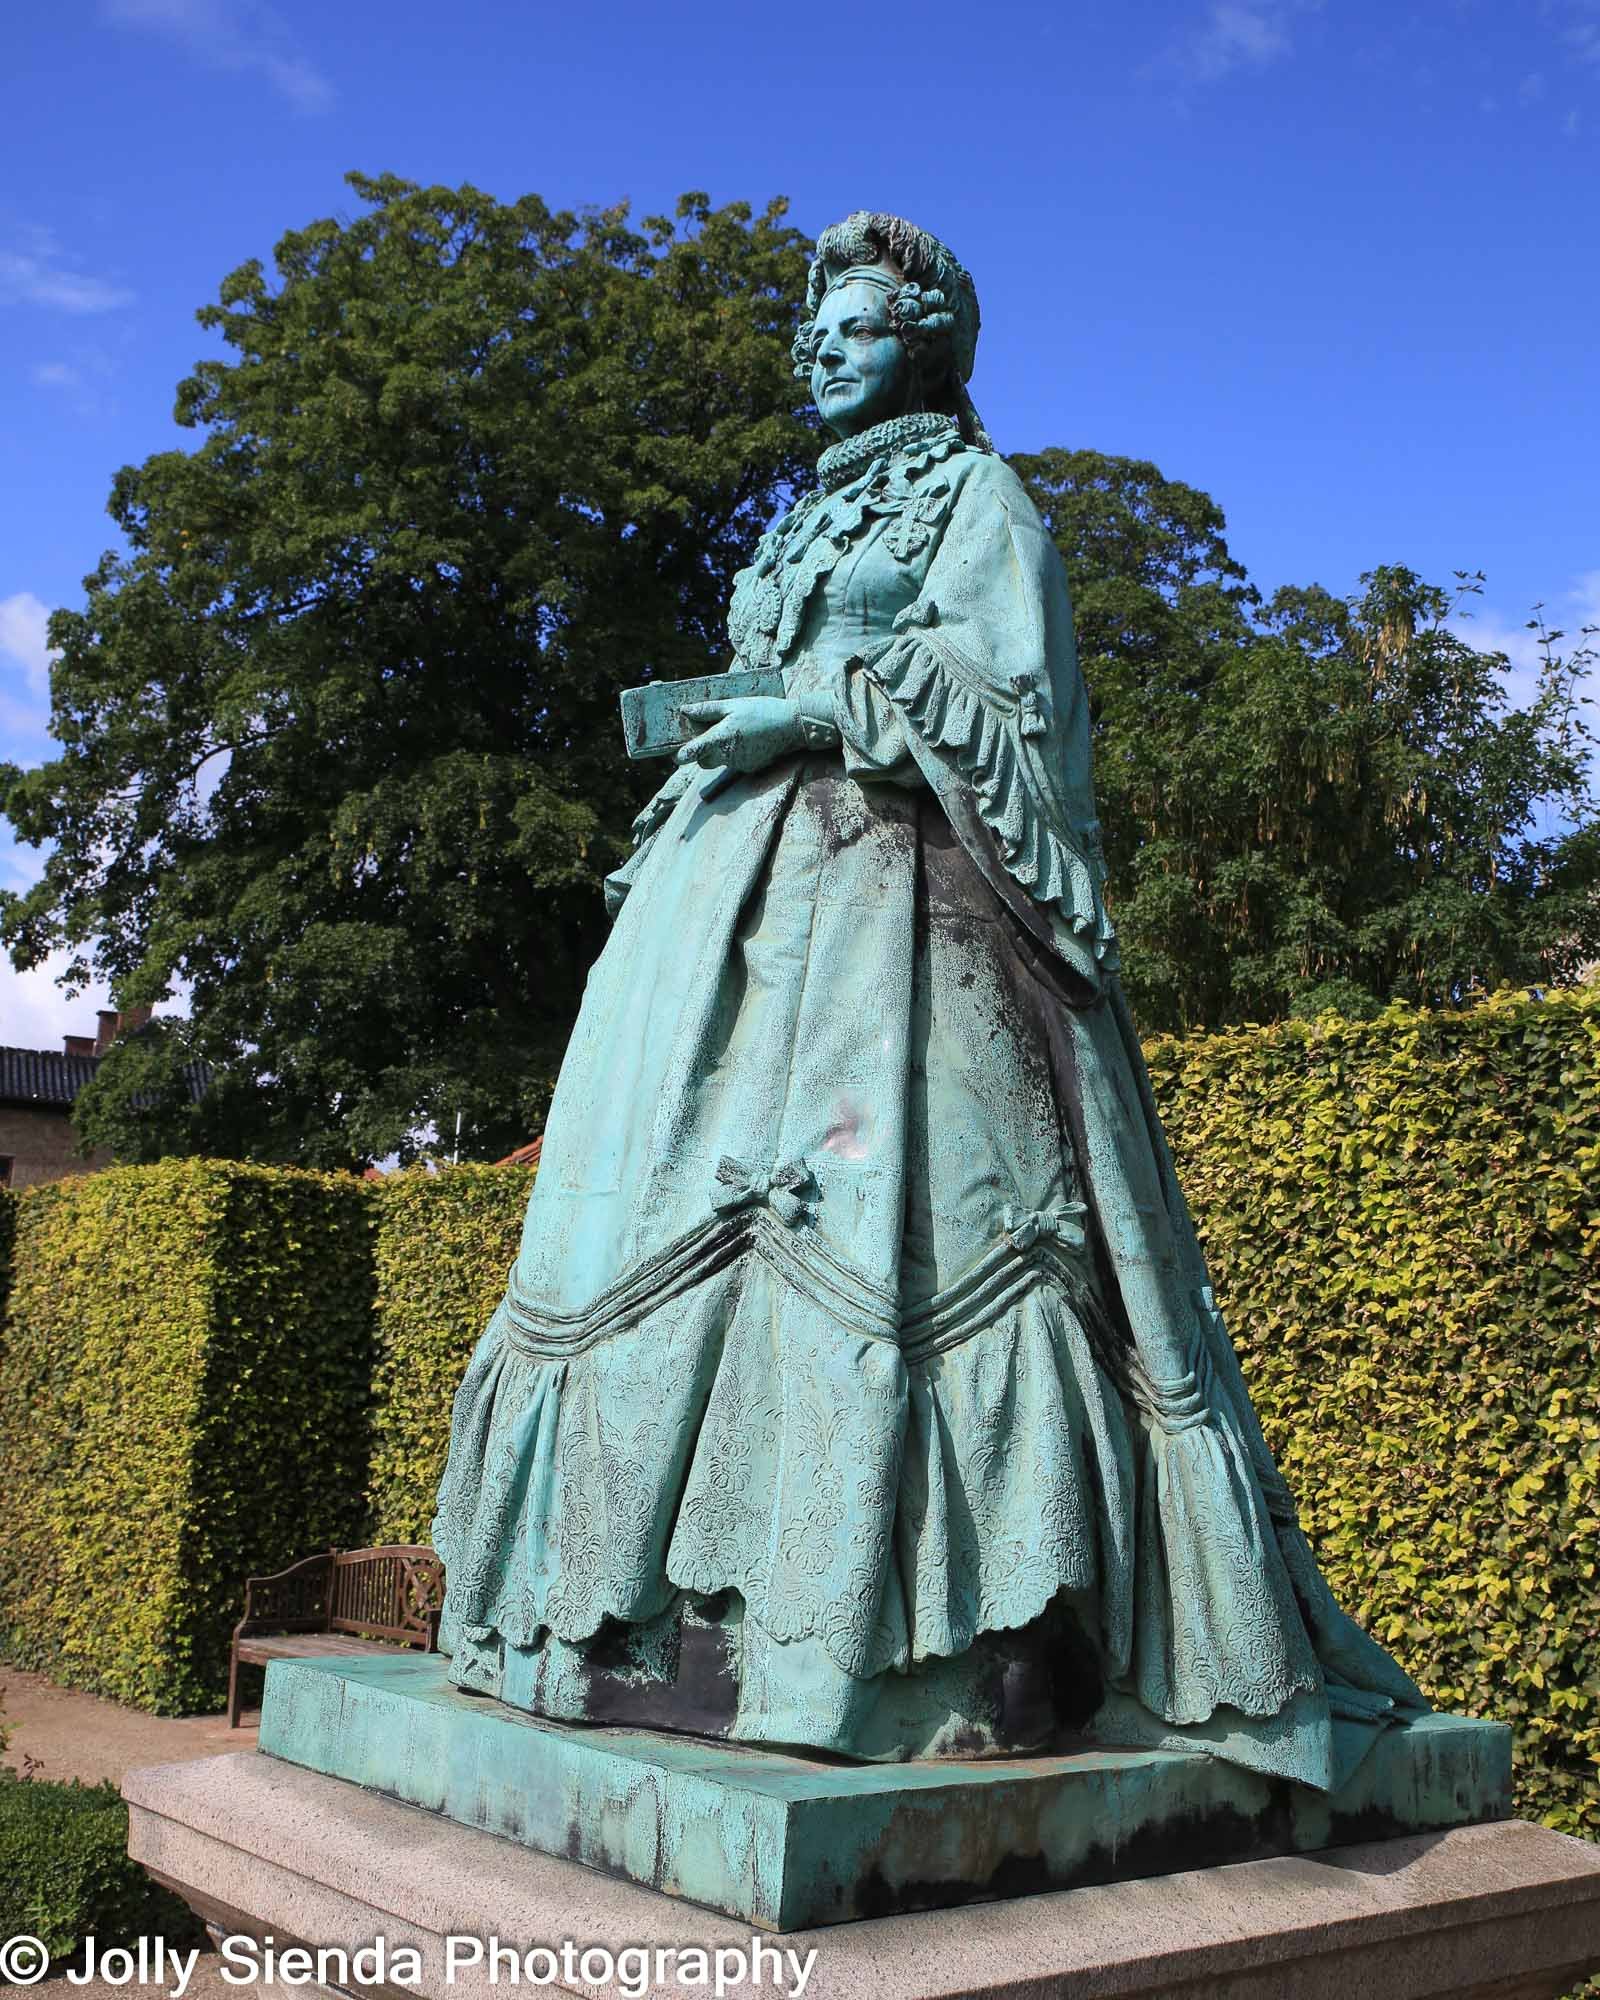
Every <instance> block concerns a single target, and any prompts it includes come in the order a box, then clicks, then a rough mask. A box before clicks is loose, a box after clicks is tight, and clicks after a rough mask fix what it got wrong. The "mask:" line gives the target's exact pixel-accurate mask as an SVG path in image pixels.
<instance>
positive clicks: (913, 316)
mask: <svg viewBox="0 0 1600 2000" xmlns="http://www.w3.org/2000/svg"><path fill="white" fill-rule="evenodd" d="M864 265H868V266H870V265H882V266H887V267H888V268H889V269H891V270H892V271H893V272H895V273H896V274H897V275H898V276H899V278H900V283H899V284H898V285H897V286H896V287H895V289H894V290H893V291H892V292H891V293H890V294H889V318H890V320H891V322H892V323H893V325H894V329H895V331H896V332H897V333H898V334H899V336H900V338H901V339H902V340H903V341H904V342H905V344H906V347H907V349H908V351H909V352H910V354H911V356H912V358H913V360H914V361H915V362H916V363H917V372H918V376H919V378H920V382H921V387H922V393H923V397H924V401H925V405H926V407H927V408H928V409H930V410H937V411H940V412H942V413H943V414H944V415H946V416H949V417H953V418H954V419H955V421H956V423H957V424H958V425H959V426H960V428H961V435H962V436H963V437H964V438H965V439H966V441H967V443H968V444H972V445H976V446H977V447H978V448H979V449H980V450H982V451H993V449H994V445H993V443H992V442H991V441H990V438H989V433H988V432H987V431H986V430H985V429H984V427H983V423H982V421H981V419H980V418H979V416H978V413H977V411H976V410H975V409H974V408H973V405H972V398H971V397H970V396H969V395H968V394H967V386H966V385H967V380H968V378H969V377H970V375H971V374H972V364H973V361H974V359H975V357H976V355H977V350H978V294H977V290H976V288H975V286H974V285H973V282H972V278H971V275H970V273H969V272H968V271H967V268H966V266H965V265H964V264H963V263H962V262H961V261H960V259H959V258H958V257H957V256H956V255H955V254H954V252H953V251H951V250H949V249H947V248H946V246H945V245H944V244H943V243H941V242H940V241H939V239H938V237H937V236H930V235H929V234H928V232H927V230H925V229H918V228H917V226H916V225H915V223H911V222H907V221H906V220H905V219H904V217H902V216H898V215H883V214H876V213H870V212H869V211H868V210H866V209H857V211H856V212H855V214H854V215H847V216H846V217H845V219H844V221H843V222H835V223H833V224H832V225H831V226H830V227H829V228H827V229H825V230H823V232H822V234H821V235H820V236H819V237H818V238H817V249H816V255H815V257H814V258H813V259H812V263H811V273H810V276H809V277H808V279H807V280H806V317H805V318H804V319H803V320H802V321H801V323H800V328H799V331H798V332H797V333H796V334H795V337H794V349H793V352H794V372H795V374H796V375H798V376H800V377H801V378H802V379H804V378H805V377H808V376H809V375H810V373H811V369H812V366H813V364H814V363H815V361H816V354H817V331H816V328H817V318H816V316H817V309H818V307H819V306H820V305H821V304H822V300H823V297H824V295H825V294H826V292H827V291H828V288H829V287H830V286H831V285H833V284H834V283H835V282H836V281H837V280H838V279H839V278H840V277H841V276H842V275H843V274H844V273H845V272H846V271H849V270H854V269H858V268H860V267H861V266H864Z"/></svg>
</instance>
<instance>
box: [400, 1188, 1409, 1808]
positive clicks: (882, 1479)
mask: <svg viewBox="0 0 1600 2000" xmlns="http://www.w3.org/2000/svg"><path fill="white" fill-rule="evenodd" d="M766 1227H768V1228H770V1229H771V1230H773V1231H774V1232H777V1231H779V1230H780V1229H781V1225H778V1224H776V1223H771V1222H768V1223H767V1224H766ZM1094 1318H1095V1315H1094V1309H1093V1306H1092V1303H1091V1302H1090V1301H1089V1300H1088V1299H1087V1298H1085V1297H1084V1296H1082V1295H1081V1294H1080V1295H1079V1296H1077V1297H1074V1295H1073V1288H1072V1287H1071V1286H1070V1285H1069V1284H1067V1283H1065V1282H1063V1280H1062V1278H1061V1276H1059V1275H1057V1273H1056V1271H1055V1268H1054V1265H1053V1264H1052V1262H1051V1260H1050V1259H1048V1258H1045V1259H1041V1260H1039V1261H1037V1262H1034V1263H1033V1264H1032V1265H1031V1267H1030V1268H1029V1269H1028V1271H1027V1272H1026V1282H1025V1284H1024V1285H1023V1286H1022V1287H1021V1289H1020V1291H1018V1289H1017V1288H1016V1287H1013V1298H1012V1303H1011V1304H1010V1305H1009V1306H1008V1307H1007V1308H1006V1309H1005V1310H1004V1311H1003V1312H1002V1313H1000V1314H999V1315H998V1316H995V1315H990V1316H989V1319H988V1323H987V1324H986V1325H985V1326H984V1328H983V1330H982V1331H981V1332H976V1333H969V1334H967V1335H966V1336H964V1337H957V1338H955V1339H954V1340H953V1341H951V1342H950V1343H949V1344H943V1345H942V1344H940V1342H939V1341H938V1339H937V1338H932V1339H924V1340H923V1341H922V1342H921V1343H920V1353H919V1352H918V1346H917V1344H916V1343H910V1344H909V1345H910V1347H911V1353H912V1355H913V1357H914V1358H911V1359H909V1360H908V1359H907V1357H906V1353H905V1351H903V1350H902V1348H901V1346H900V1345H898V1344H897V1343H896V1342H895V1341H894V1340H892V1339H887V1338H884V1337H881V1336H879V1335H874V1334H868V1333H857V1334H851V1333H849V1332H847V1331H845V1330H843V1329H842V1328H841V1326H840V1324H839V1320H838V1316H837V1314H836V1313H834V1312H833V1311H831V1310H830V1309H829V1308H828V1307H827V1306H826V1305H821V1304H819V1302H818V1301H817V1300H816V1298H814V1297H813V1296H812V1295H811V1294H810V1292H809V1290H807V1289H804V1288H800V1287H797V1286H796V1285H795V1284H794V1283H793V1282H792V1281H791V1279H790V1277H789V1276H786V1274H785V1272H784V1270H783V1269H782V1268H781V1266H780V1265H778V1264H775V1263H774V1262H772V1261H770V1260H768V1259H767V1258H764V1257H762V1256H760V1255H758V1254H754V1252H753V1250H752V1249H751V1248H749V1247H747V1248H746V1250H745V1251H744V1253H743V1255H742V1256H741V1257H739V1258H738V1259H737V1260H736V1261H734V1262H733V1263H731V1264H728V1265H727V1266H725V1267H724V1268H721V1269H714V1270H713V1271H712V1272H711V1273H710V1275H708V1276H704V1277H702V1278H701V1279H700V1280H699V1281H698V1282H696V1283H694V1284H692V1285H691V1286H689V1287H688V1288H687V1289H686V1290H684V1291H683V1292H681V1293H680V1294H679V1295H677V1296H674V1297H671V1298H669V1299H668V1300H667V1301H666V1302H665V1303H664V1304H662V1305H661V1306H660V1307H658V1308H657V1309H656V1310H654V1311H652V1312H649V1313H644V1314H641V1315H637V1316H634V1317H633V1318H632V1319H631V1320H629V1321H628V1322H627V1323H625V1324H622V1325H621V1326H620V1328H619V1329H618V1330H615V1331H613V1332H612V1333H610V1334H609V1335H608V1336H606V1337H602V1338H599V1339H597V1340H593V1341H590V1342H589V1343H588V1344H581V1343H580V1344H579V1345H577V1346H576V1348H575V1350H574V1351H573V1352H571V1353H570V1354H560V1353H554V1354H552V1353H539V1352H535V1351H530V1350H532V1349H535V1348H537V1347H539V1346H540V1345H541V1344H542V1343H541V1342H540V1341H539V1340H538V1339H535V1338H532V1337H530V1336H529V1334H528V1333H527V1332H526V1331H523V1332H522V1333H520V1334H519V1332H518V1328H517V1326H516V1324H515V1322H514V1320H513V1317H512V1312H511V1308H510V1306H509V1305H502V1307H501V1308H500V1310H499V1311H498V1312H497V1313H496V1315H495V1318H494V1320H493V1321H492V1322H491V1324H490V1327H489V1329H488V1331H487V1333H486V1334H485V1336H484V1338H483V1340H482V1342H481V1343H480V1345H479V1348H478V1351H477V1353H476V1355H475V1356H474V1358H473V1362H472V1365H471V1367H470V1369H469V1371H468V1374H467V1377H466V1380H465V1382H464V1383H463V1385H462V1389H461V1393H460V1396H459V1398H458V1400H457V1405H456V1415H455V1426H454V1431H453V1434H452V1442H451V1454H450V1470H449V1473H448V1475H447V1478H446V1482H445V1486H444V1489H443V1490H442V1492H441V1495H440V1509H439V1519H438V1521H437V1522H436V1523H435V1537H436V1545H437V1547H438V1548H439V1551H440V1554H441V1556H442V1557H443V1558H444V1561H445V1564H446V1567H447V1570H448V1572H449V1577H450V1606H451V1619H452V1623H453V1626H454V1628H455V1630H456V1632H457V1633H458V1634H459V1635H460V1637H461V1639H462V1640H464V1641H465V1642H466V1643H467V1644H468V1645H469V1646H471V1645H474V1644H482V1643H484V1642H498V1643H500V1644H503V1645H507V1646H511V1647H514V1648H521V1649H527V1650H530V1651H536V1650H537V1649H539V1648H541V1647H543V1646H545V1645H546V1644H547V1643H548V1642H549V1640H550V1639H551V1638H554V1639H555V1640H558V1641H560V1642H562V1644H564V1645H567V1646H575V1645H581V1644H582V1643H583V1642H585V1641H588V1640H591V1639H593V1638H594V1637H595V1635H596V1634H597V1633H599V1632H600V1631H601V1629H602V1628H603V1627H604V1626H605V1625H606V1624H607V1623H608V1621H619V1622H622V1623H627V1624H630V1625H640V1624H645V1623H648V1621H650V1620H651V1619H654V1618H658V1617H659V1616H661V1614H662V1613H664V1612H665V1611H666V1610H667V1609H668V1608H669V1607H670V1606H671V1605H672V1603H673V1602H674V1600H675V1598H676V1597H677V1595H678V1593H680V1592H687V1593H691V1594H692V1595H693V1596H695V1597H697V1598H701V1599H714V1598H716V1597H717V1596H718V1595H719V1594H720V1593H723V1592H729V1591H732V1592H736V1593H737V1594H738V1596H739V1598H740V1600H741V1602H742V1605H743V1610H744V1617H745V1622H746V1626H747V1627H748V1626H750V1625H752V1624H753V1625H755V1626H757V1627H759V1628H760V1631H761V1633H762V1635H763V1637H764V1639H765V1640H767V1641H771V1642H775V1643H776V1644H777V1645H779V1646H781V1647H784V1648H796V1649H798V1648H801V1647H803V1646H804V1645H805V1644H808V1643H809V1644H810V1645H811V1646H812V1647H814V1648H816V1649H820V1651H821V1652H823V1653H825V1654H826V1656H827V1658H828V1660H829V1661H831V1663H832V1665H833V1666H834V1667H835V1668H836V1669H837V1671H838V1673H839V1674H840V1675H842V1676H846V1677H848V1678H849V1679H850V1680H853V1681H861V1682H864V1681H867V1680H870V1679H871V1678H872V1677H874V1676H878V1675H882V1674H883V1673H885V1672H886V1671H889V1670H894V1671H896V1672H899V1673H906V1672H908V1671H913V1670H915V1669H916V1668H917V1667H918V1666H919V1665H921V1664H922V1663H923V1662H926V1661H929V1660H935V1659H948V1658H953V1657H955V1656H958V1655H960V1654H962V1653H964V1652H966V1651H967V1649H968V1648H970V1647H971V1646H972V1645H973V1643H974V1641H975V1640H976V1639H978V1638H979V1637H980V1636H981V1635H983V1634H985V1633H993V1632H1000V1631H1006V1630H1012V1629H1018V1628H1021V1627H1023V1626H1026V1625H1028V1624H1030V1623H1031V1622H1032V1621H1033V1620H1034V1619H1036V1618H1037V1617H1039V1616H1040V1614H1041V1613H1043V1612H1044V1611H1045V1609H1046V1607H1047V1606H1049V1605H1050V1604H1051V1602H1052V1600H1055V1599H1056V1598H1057V1597H1058V1595H1059V1594H1061V1593H1068V1594H1070V1596H1071V1597H1072V1599H1073V1600H1074V1601H1075V1602H1076V1603H1078V1604H1079V1605H1081V1606H1088V1607H1092V1612H1091V1613H1090V1615H1092V1616H1093V1617H1094V1619H1095V1620H1096V1630H1095V1633H1094V1638H1095V1642H1096V1645H1097V1648H1098V1650H1099V1653H1100V1656H1101V1659H1102V1662H1103V1669H1102V1671H1103V1673H1104V1676H1105V1685H1106V1692H1107V1695H1108V1697H1110V1696H1112V1695H1115V1694H1119V1693H1120V1694H1122V1695H1125V1696H1128V1697H1131V1698H1132V1699H1133V1700H1135V1701H1136V1702H1137V1703H1138V1704H1140V1705H1141V1707H1143V1708H1144V1709H1145V1710H1147V1711H1149V1714H1150V1717H1151V1718H1152V1721H1159V1722H1160V1723H1161V1724H1164V1725H1165V1726H1166V1727H1168V1728H1169V1729H1182V1728H1183V1727H1185V1726H1189V1725H1193V1724H1197V1723H1200V1724H1203V1723H1206V1722H1208V1721H1209V1720H1210V1719H1211V1718H1212V1717H1213V1716H1214V1715H1215V1714H1216V1713H1217V1711H1218V1710H1219V1709H1221V1708H1224V1707H1226V1708H1229V1709H1232V1710H1234V1711H1236V1712H1237V1713H1238V1715H1239V1716H1241V1717H1253V1718H1266V1717H1271V1716H1273V1715H1276V1714H1278V1713H1279V1712H1280V1711H1282V1710H1283V1709H1285V1707H1286V1705H1287V1704H1289V1703H1290V1701H1291V1700H1292V1699H1293V1697H1295V1696H1296V1695H1302V1694H1304V1695H1311V1696H1314V1697H1320V1694H1321V1690H1322V1675H1321V1672H1320V1670H1319V1668H1318V1664H1317V1660H1316V1657H1315V1654H1314V1652H1313V1650H1312V1647H1311V1644H1310V1641H1309V1639H1308V1638H1307V1637H1306V1634H1305V1631H1304V1628H1303V1625H1302V1623H1301V1620H1300V1617H1299V1615H1298V1613H1297V1611H1296V1608H1295V1602H1294V1595H1293V1590H1292V1587H1291V1584H1290V1581H1289V1575H1288V1571H1287V1569H1286V1567H1285V1564H1284V1561H1283V1556H1282V1553H1281V1551H1280V1549H1279V1546H1278V1541H1277V1537H1276V1535H1275V1532H1274V1529H1273V1525H1272V1522H1271V1519H1270V1516H1269V1513H1268V1510H1267V1508H1266V1506H1265V1504H1264V1502H1263V1500H1262V1497H1261V1494H1260V1490H1259V1487H1258V1485H1257V1483H1256V1481H1255V1480H1254V1478H1253V1476H1252V1474H1251V1471H1250V1467H1249V1460H1248V1451H1247V1449H1246V1447H1245V1445H1244V1444H1243V1442H1242V1441H1241V1440H1240V1439H1239V1438H1238V1437H1237V1436H1236V1435H1235V1434H1234V1432H1233V1430H1232V1427H1231V1426H1230V1425H1228V1424H1226V1423H1225V1422H1217V1421H1216V1420H1215V1419H1214V1418H1213V1420H1212V1421H1208V1422H1207V1423H1206V1424H1204V1425H1199V1426H1191V1427H1188V1428H1180V1429H1179V1430H1177V1431H1169V1430H1168V1429H1167V1428H1165V1427H1164V1426H1163V1424H1162V1423H1161V1422H1160V1421H1159V1420H1156V1419H1152V1418H1151V1417H1150V1416H1149V1415H1148V1414H1145V1415H1143V1416H1139V1415H1136V1414H1135V1410H1136V1406H1130V1403H1129V1401H1128V1399H1127V1397H1126V1396H1125V1395H1124V1394H1123V1393H1122V1392H1121V1391H1120V1390H1119V1388H1118V1386H1117V1385H1116V1383H1115V1382H1114V1381H1113V1379H1112V1376H1111V1374H1110V1373H1109V1372H1108V1370H1107V1368H1106V1366H1105V1364H1104V1361H1103V1359H1102V1358H1101V1355H1100V1353H1099V1352H1098V1351H1097V1348H1098V1346H1099V1342H1098V1341H1097V1339H1096V1338H1092V1337H1091V1328H1092V1327H1093V1325H1094ZM1222 1492H1226V1493H1227V1494H1228V1496H1229V1502H1230V1504H1229V1506H1228V1508H1227V1509H1226V1510H1222V1509H1219V1507H1218V1504H1217V1501H1218V1496H1219V1494H1220V1493H1222ZM530 1529H531V1532H530ZM1387 1706H1388V1704H1386V1703H1384V1702H1383V1701H1381V1700H1379V1701H1378V1702H1377V1703H1376V1704H1375V1708H1376V1709H1377V1710H1381V1709H1383V1708H1385V1707H1387ZM839 1747H841V1748H848V1747H849V1745H848V1743H841V1745H840V1746H839ZM1294 1774H1295V1775H1300V1776H1304V1777H1307V1778H1310V1779H1311V1780H1312V1781H1313V1782H1314V1781H1315V1774H1314V1773H1313V1772H1312V1771H1311V1770H1310V1769H1309V1768H1305V1767H1304V1762H1303V1757H1302V1766H1301V1768H1297V1769H1296V1771H1295V1773H1294Z"/></svg>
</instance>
